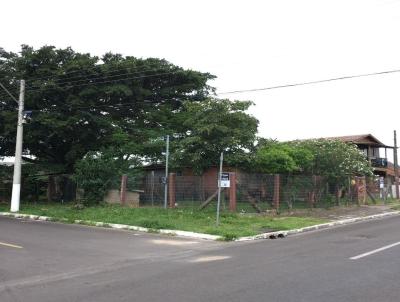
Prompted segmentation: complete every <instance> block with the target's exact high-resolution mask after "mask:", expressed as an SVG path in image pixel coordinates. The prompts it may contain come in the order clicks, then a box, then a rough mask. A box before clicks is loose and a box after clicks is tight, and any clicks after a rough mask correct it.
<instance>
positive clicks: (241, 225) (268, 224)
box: [0, 203, 326, 240]
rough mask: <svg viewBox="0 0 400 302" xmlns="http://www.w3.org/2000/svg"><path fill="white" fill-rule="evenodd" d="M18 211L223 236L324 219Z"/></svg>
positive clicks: (43, 207)
mask: <svg viewBox="0 0 400 302" xmlns="http://www.w3.org/2000/svg"><path fill="white" fill-rule="evenodd" d="M8 210H9V206H8V205H0V211H8ZM20 213H25V214H34V215H41V216H49V217H53V218H56V219H57V220H60V221H61V220H63V222H70V223H72V222H73V221H74V220H90V221H99V222H106V223H120V224H127V225H135V226H142V227H146V228H150V229H153V230H158V229H174V230H184V231H193V232H199V233H207V234H213V235H220V236H222V237H223V238H224V239H225V240H232V239H235V238H238V237H242V236H251V235H256V234H259V233H263V232H268V231H277V230H289V229H295V228H301V227H305V226H310V225H315V224H319V223H324V222H326V220H322V219H316V218H309V217H284V216H263V215H254V214H240V213H229V212H225V211H223V212H222V213H221V218H220V225H219V227H216V225H215V209H214V208H207V209H205V210H203V211H199V210H198V209H193V208H190V207H186V208H177V209H167V210H164V209H162V208H151V207H143V208H124V207H121V206H118V205H96V206H90V207H85V208H83V209H77V208H75V207H73V205H71V204H64V205H60V204H54V203H52V204H22V205H21V211H20Z"/></svg>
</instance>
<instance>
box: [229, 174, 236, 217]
mask: <svg viewBox="0 0 400 302" xmlns="http://www.w3.org/2000/svg"><path fill="white" fill-rule="evenodd" d="M229 174H230V175H229V180H230V182H231V186H230V188H229V191H228V192H229V211H231V212H236V173H234V172H232V173H229Z"/></svg>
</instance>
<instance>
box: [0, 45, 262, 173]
mask: <svg viewBox="0 0 400 302" xmlns="http://www.w3.org/2000/svg"><path fill="white" fill-rule="evenodd" d="M214 78H215V76H213V75H211V74H209V73H204V72H199V71H193V70H187V69H183V68H181V67H179V66H176V65H174V64H172V63H170V62H168V61H166V60H163V59H156V58H148V59H142V58H136V57H132V56H122V55H120V54H112V53H107V54H105V55H104V56H102V57H97V56H92V55H90V54H88V53H79V52H76V51H74V50H73V49H72V48H66V49H56V48H55V47H53V46H44V47H41V48H39V49H34V48H32V47H29V46H26V45H24V46H22V50H21V52H20V53H18V54H16V53H12V52H7V51H5V50H3V49H1V48H0V82H1V83H2V84H4V85H5V86H6V87H7V88H8V89H9V90H10V91H12V92H13V93H15V94H16V95H17V94H18V93H17V91H18V80H19V79H25V80H26V96H25V108H26V110H32V112H33V114H32V119H31V121H30V122H29V123H27V124H25V129H26V130H25V131H24V150H25V151H28V152H29V153H30V154H31V155H32V157H31V158H26V160H29V161H32V162H34V163H36V164H42V165H43V166H44V167H45V169H47V170H49V169H50V170H52V171H53V172H54V171H58V172H62V173H69V174H70V173H74V172H75V168H79V169H80V172H79V173H81V174H82V167H86V166H85V165H93V166H94V167H95V166H96V165H97V163H98V162H100V161H104V160H110V159H112V158H115V159H116V160H119V161H120V160H122V161H125V162H129V161H134V162H135V163H137V164H138V163H139V162H146V163H157V162H160V161H163V159H164V158H163V151H164V149H165V142H164V140H163V137H164V136H165V135H167V134H169V135H170V136H171V162H172V164H175V165H180V166H182V165H187V166H192V167H194V168H195V170H196V171H198V172H200V171H201V170H202V169H204V168H205V167H208V166H210V165H213V164H216V163H217V162H218V158H219V153H220V152H221V151H224V152H225V153H226V160H227V161H228V163H229V164H235V163H238V162H241V161H246V160H248V156H247V155H248V154H247V152H248V151H249V150H251V148H253V146H254V140H255V135H256V132H257V125H258V121H257V120H256V119H255V118H254V117H252V116H250V115H248V114H247V113H246V112H245V111H246V110H247V109H248V107H249V106H250V105H251V102H242V101H234V102H231V101H229V100H219V99H216V98H215V97H213V93H214V88H213V87H211V86H210V85H209V84H208V82H209V81H210V80H212V79H214ZM16 118H17V114H16V104H15V102H14V101H13V100H12V99H10V98H9V97H7V96H6V95H5V93H4V92H0V155H3V156H10V155H13V153H14V148H15V132H16V126H15V125H16ZM99 151H101V152H106V153H107V156H106V157H104V156H103V157H101V156H98V153H97V152H99ZM96 154H97V155H96ZM110 154H112V156H111V155H110ZM94 155H95V156H94ZM85 156H87V162H82V161H81V160H82V159H83V158H85ZM86 168H87V167H86ZM86 168H85V169H86ZM87 169H88V170H90V169H89V168H87ZM82 175H83V174H82Z"/></svg>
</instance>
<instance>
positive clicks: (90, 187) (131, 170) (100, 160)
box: [74, 149, 140, 203]
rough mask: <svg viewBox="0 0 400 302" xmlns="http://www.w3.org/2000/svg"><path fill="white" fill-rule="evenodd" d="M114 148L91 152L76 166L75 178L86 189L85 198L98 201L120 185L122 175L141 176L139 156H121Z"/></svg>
mask: <svg viewBox="0 0 400 302" xmlns="http://www.w3.org/2000/svg"><path fill="white" fill-rule="evenodd" d="M118 155H119V154H118V153H117V152H116V151H115V150H114V149H104V150H102V151H101V152H89V153H88V154H86V156H85V157H84V158H83V159H81V160H80V161H78V163H77V164H76V166H75V171H76V172H75V174H74V179H75V181H76V182H77V185H78V187H79V188H80V189H83V191H84V196H83V197H84V199H85V200H86V201H88V202H90V203H98V202H100V201H102V200H103V197H104V195H105V194H106V192H107V191H108V190H110V189H116V188H118V187H119V184H120V178H121V175H123V174H127V175H128V178H129V179H130V180H134V179H135V178H137V177H138V176H140V171H139V170H138V169H137V168H136V167H138V165H139V161H138V159H137V158H130V157H129V156H128V157H126V156H125V157H121V156H118Z"/></svg>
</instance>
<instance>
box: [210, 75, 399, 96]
mask: <svg viewBox="0 0 400 302" xmlns="http://www.w3.org/2000/svg"><path fill="white" fill-rule="evenodd" d="M396 72H400V69H394V70H388V71H380V72H373V73H365V74H358V75H350V76H343V77H338V78H330V79H324V80H317V81H309V82H300V83H294V84H285V85H278V86H270V87H264V88H253V89H243V90H233V91H224V92H220V93H217V95H223V94H234V93H245V92H255V91H263V90H272V89H279V88H288V87H295V86H303V85H311V84H319V83H325V82H333V81H339V80H347V79H353V78H361V77H369V76H377V75H382V74H390V73H396Z"/></svg>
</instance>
